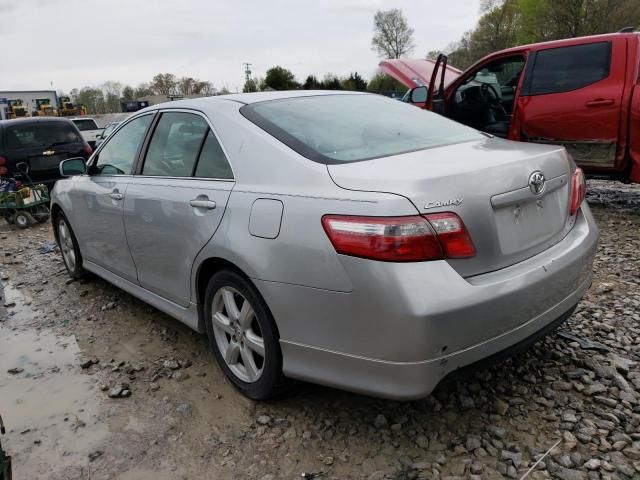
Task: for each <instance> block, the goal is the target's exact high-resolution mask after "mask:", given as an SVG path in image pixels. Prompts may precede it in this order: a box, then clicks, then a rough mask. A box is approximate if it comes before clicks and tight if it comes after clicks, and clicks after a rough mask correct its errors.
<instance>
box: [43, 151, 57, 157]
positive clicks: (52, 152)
mask: <svg viewBox="0 0 640 480" xmlns="http://www.w3.org/2000/svg"><path fill="white" fill-rule="evenodd" d="M54 153H56V152H55V150H45V151H44V152H42V155H44V156H45V157H49V156H51V155H53V154H54Z"/></svg>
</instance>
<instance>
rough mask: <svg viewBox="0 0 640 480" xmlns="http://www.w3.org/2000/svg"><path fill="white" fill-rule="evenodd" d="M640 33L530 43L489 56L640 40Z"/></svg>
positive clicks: (607, 34)
mask: <svg viewBox="0 0 640 480" xmlns="http://www.w3.org/2000/svg"><path fill="white" fill-rule="evenodd" d="M638 35H640V32H630V33H603V34H600V35H587V36H583V37H573V38H562V39H560V40H548V41H546V42H538V43H530V44H527V45H519V46H517V47H511V48H506V49H504V50H496V51H495V52H491V53H490V54H489V55H487V56H491V55H493V54H495V53H500V54H504V53H511V52H514V53H517V52H520V51H522V50H541V49H547V48H557V47H567V46H572V45H579V44H582V43H594V41H601V42H606V41H607V40H613V39H614V38H620V37H626V38H638ZM484 58H486V57H484Z"/></svg>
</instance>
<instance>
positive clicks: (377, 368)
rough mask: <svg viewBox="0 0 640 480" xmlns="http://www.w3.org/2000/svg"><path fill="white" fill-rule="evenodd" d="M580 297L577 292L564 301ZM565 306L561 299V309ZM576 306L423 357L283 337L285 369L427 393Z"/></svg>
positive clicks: (381, 390) (390, 391) (545, 329)
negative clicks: (394, 357)
mask: <svg viewBox="0 0 640 480" xmlns="http://www.w3.org/2000/svg"><path fill="white" fill-rule="evenodd" d="M588 286H589V285H588V284H587V285H586V286H585V287H584V289H585V290H586V289H587V288H588ZM578 299H579V296H578V297H577V298H572V299H571V300H568V301H567V302H566V303H567V304H570V303H571V302H572V301H574V300H578ZM564 306H565V305H564V302H563V305H562V307H560V308H559V310H560V309H561V308H564ZM574 309H575V304H574V305H572V306H571V307H569V309H568V310H567V311H565V312H564V313H562V314H560V315H559V316H558V317H557V318H553V317H555V313H554V314H548V315H542V316H540V317H539V318H535V319H534V320H531V321H529V322H527V323H526V324H525V325H523V326H522V327H520V328H518V329H516V330H512V331H509V332H505V333H504V334H502V335H501V336H500V337H497V338H494V339H491V340H490V341H487V342H483V343H481V344H478V345H474V346H473V347H471V348H468V349H465V350H462V351H459V352H456V353H454V354H451V355H447V356H443V357H441V358H438V359H434V360H428V361H424V362H385V361H382V360H374V359H371V358H362V357H356V356H351V355H345V354H342V353H337V352H330V351H326V350H320V349H316V348H312V347H309V346H305V345H298V344H294V343H290V342H282V343H281V345H282V354H283V358H285V359H288V360H289V362H285V373H286V375H287V376H290V377H292V378H297V379H300V380H306V381H311V382H314V383H320V384H323V385H327V386H330V387H337V388H341V389H344V390H349V391H352V392H356V393H362V394H365V395H373V396H376V397H380V398H388V399H391V400H415V399H419V398H423V397H426V396H427V395H429V394H430V393H431V392H432V391H433V389H434V388H435V387H436V386H437V385H438V384H439V383H440V382H441V381H443V380H445V381H446V380H449V379H450V377H451V376H453V375H456V374H462V373H466V371H467V370H469V369H475V368H481V367H482V366H485V365H488V364H491V363H497V362H499V361H500V360H502V359H505V358H507V357H509V356H511V355H513V354H515V353H518V352H519V351H522V350H523V349H526V348H527V347H529V346H530V345H532V344H533V343H535V342H536V341H537V340H539V339H541V338H543V337H544V336H546V335H547V334H549V333H551V332H552V331H553V330H555V329H556V328H557V327H558V326H559V325H561V324H562V323H563V322H564V321H566V320H567V319H568V318H569V317H570V316H571V314H572V313H573V310H574ZM549 316H551V317H552V320H549V319H548V317H549ZM287 363H288V367H289V368H287V367H286V365H287Z"/></svg>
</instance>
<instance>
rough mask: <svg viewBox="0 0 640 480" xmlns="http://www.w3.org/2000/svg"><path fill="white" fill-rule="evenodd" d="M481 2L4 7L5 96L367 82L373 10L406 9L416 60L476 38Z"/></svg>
mask: <svg viewBox="0 0 640 480" xmlns="http://www.w3.org/2000/svg"><path fill="white" fill-rule="evenodd" d="M479 4H480V0H450V1H449V2H442V1H441V0H397V1H391V0H316V1H313V0H234V1H226V0H225V1H223V0H0V52H1V53H0V91H2V90H40V89H51V88H52V86H53V89H55V90H58V91H65V92H68V91H69V90H71V89H72V88H81V87H83V86H99V85H101V84H102V83H104V82H105V81H106V80H113V81H119V82H122V83H123V84H130V85H133V86H135V85H137V84H139V83H141V82H148V81H150V80H151V78H152V77H153V76H154V75H155V74H157V73H159V72H162V73H166V72H169V73H174V74H175V75H177V76H178V77H181V76H191V77H195V78H198V79H200V80H209V81H211V82H213V84H214V86H215V87H216V88H218V89H220V88H222V87H227V88H228V89H229V90H230V91H236V89H240V90H242V85H243V83H244V72H243V63H244V62H249V63H251V64H252V67H251V68H252V71H253V75H254V76H257V77H263V76H264V74H265V72H266V70H267V69H269V68H270V67H272V66H274V65H280V66H283V67H285V68H288V69H290V70H291V71H292V72H293V73H294V74H295V76H296V78H297V80H298V81H300V82H302V81H304V79H305V78H306V76H307V75H309V74H314V75H316V76H318V77H319V78H322V77H324V75H325V74H326V73H333V74H336V75H338V76H343V75H348V74H349V73H350V72H354V71H357V72H359V73H360V74H361V75H362V76H363V77H364V78H366V79H369V78H371V76H372V75H374V74H375V71H376V67H377V64H378V62H379V58H378V57H377V56H376V53H375V52H374V51H372V50H371V37H372V35H373V16H374V14H375V12H376V10H387V9H390V8H400V9H401V10H402V11H403V13H404V14H405V16H406V17H407V19H408V21H409V24H410V25H411V26H412V27H413V29H414V30H415V44H416V48H415V50H414V51H413V54H412V56H415V57H424V56H425V55H426V53H427V52H428V51H430V50H438V49H443V48H445V47H446V46H447V45H448V44H449V43H451V42H453V41H457V40H458V39H459V38H460V37H461V35H462V34H463V33H464V32H465V31H467V30H469V29H471V28H473V26H474V25H475V23H476V21H477V19H478V16H479V8H480V7H479Z"/></svg>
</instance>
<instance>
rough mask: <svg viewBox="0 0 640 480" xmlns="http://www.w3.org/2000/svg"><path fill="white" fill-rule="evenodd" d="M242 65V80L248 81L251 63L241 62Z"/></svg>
mask: <svg viewBox="0 0 640 480" xmlns="http://www.w3.org/2000/svg"><path fill="white" fill-rule="evenodd" d="M242 66H243V67H244V80H245V82H248V81H249V80H251V64H250V63H243V64H242Z"/></svg>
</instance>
